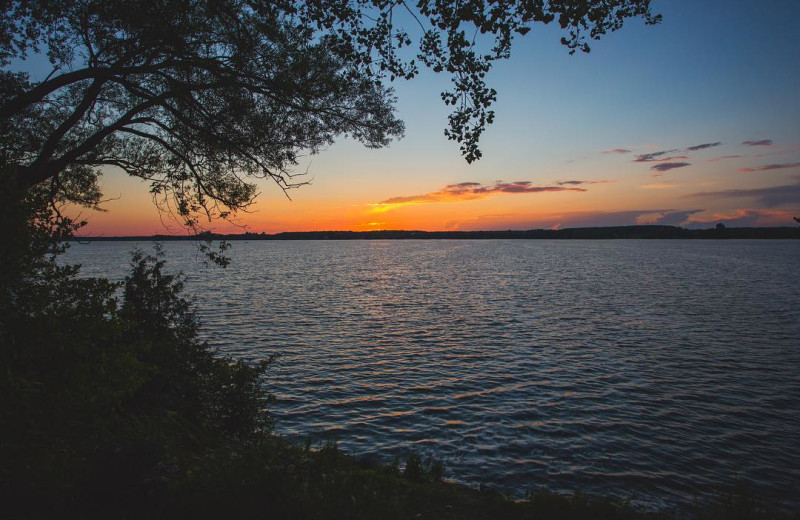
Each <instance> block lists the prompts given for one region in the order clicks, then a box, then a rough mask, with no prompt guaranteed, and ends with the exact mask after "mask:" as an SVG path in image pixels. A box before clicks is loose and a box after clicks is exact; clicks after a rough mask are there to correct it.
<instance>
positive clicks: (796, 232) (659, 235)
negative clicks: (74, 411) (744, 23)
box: [72, 225, 800, 241]
mask: <svg viewBox="0 0 800 520" xmlns="http://www.w3.org/2000/svg"><path fill="white" fill-rule="evenodd" d="M197 238H204V239H210V240H228V241H234V240H492V239H495V240H496V239H506V240H508V239H513V240H542V239H544V240H553V239H557V240H570V239H580V240H587V239H588V240H613V239H617V240H619V239H714V240H718V239H780V240H785V239H800V228H798V227H758V228H755V227H743V228H729V227H725V226H724V225H717V227H715V228H710V229H686V228H681V227H676V226H656V225H646V226H610V227H586V228H567V229H531V230H524V231H523V230H508V231H403V230H381V231H288V232H282V233H275V234H267V233H249V232H248V233H238V234H224V233H213V232H210V231H205V232H202V233H199V234H197V235H194V234H189V235H150V236H143V235H142V236H75V237H73V238H72V240H75V241H149V240H156V241H170V240H195V239H197Z"/></svg>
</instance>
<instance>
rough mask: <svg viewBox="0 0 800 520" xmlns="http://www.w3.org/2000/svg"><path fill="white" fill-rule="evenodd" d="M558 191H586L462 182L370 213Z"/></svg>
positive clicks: (392, 201)
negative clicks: (517, 194) (401, 207)
mask: <svg viewBox="0 0 800 520" xmlns="http://www.w3.org/2000/svg"><path fill="white" fill-rule="evenodd" d="M558 191H586V188H576V187H566V186H534V185H533V183H532V182H530V181H516V182H502V181H498V182H496V183H495V184H492V185H484V184H481V183H479V182H462V183H459V184H450V185H447V186H445V187H443V188H442V189H440V190H438V191H432V192H429V193H423V194H420V195H409V196H402V197H391V198H388V199H386V200H383V201H381V202H378V203H374V204H370V206H372V211H374V212H384V211H389V210H391V209H394V208H397V207H399V206H408V205H411V204H432V203H436V202H464V201H469V200H478V199H485V198H487V197H490V196H492V195H496V194H499V193H545V192H558Z"/></svg>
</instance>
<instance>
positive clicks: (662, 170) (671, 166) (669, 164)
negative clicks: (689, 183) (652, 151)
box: [650, 162, 691, 177]
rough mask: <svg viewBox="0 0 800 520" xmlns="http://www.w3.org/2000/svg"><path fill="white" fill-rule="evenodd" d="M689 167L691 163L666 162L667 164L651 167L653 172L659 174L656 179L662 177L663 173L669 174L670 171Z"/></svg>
mask: <svg viewBox="0 0 800 520" xmlns="http://www.w3.org/2000/svg"><path fill="white" fill-rule="evenodd" d="M687 166H691V163H688V162H666V163H659V164H654V165H653V166H651V167H650V169H651V170H653V171H656V172H658V173H657V174H655V175H654V176H655V177H658V176H660V175H662V174H663V173H665V172H668V171H670V170H674V169H676V168H685V167H687Z"/></svg>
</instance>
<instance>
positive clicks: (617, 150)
mask: <svg viewBox="0 0 800 520" xmlns="http://www.w3.org/2000/svg"><path fill="white" fill-rule="evenodd" d="M600 153H615V154H619V155H624V154H626V153H631V151H630V150H628V149H627V148H612V149H610V150H603V151H602V152H600Z"/></svg>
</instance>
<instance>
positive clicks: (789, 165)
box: [739, 162, 800, 172]
mask: <svg viewBox="0 0 800 520" xmlns="http://www.w3.org/2000/svg"><path fill="white" fill-rule="evenodd" d="M798 166H800V162H795V163H785V164H765V165H764V166H757V167H755V168H739V171H740V172H766V171H769V170H783V169H785V168H797V167H798Z"/></svg>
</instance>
